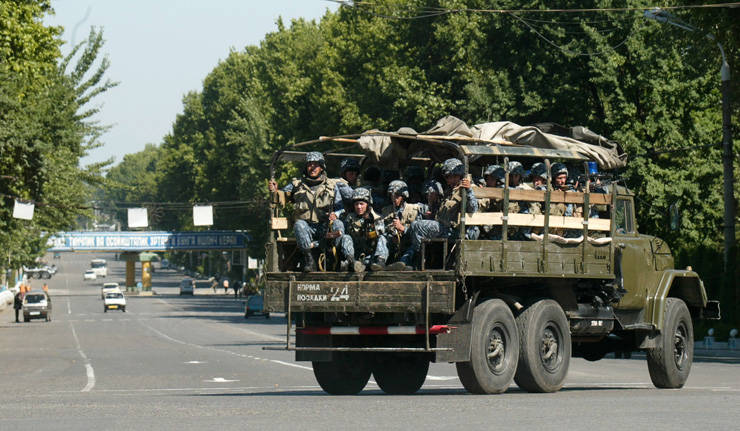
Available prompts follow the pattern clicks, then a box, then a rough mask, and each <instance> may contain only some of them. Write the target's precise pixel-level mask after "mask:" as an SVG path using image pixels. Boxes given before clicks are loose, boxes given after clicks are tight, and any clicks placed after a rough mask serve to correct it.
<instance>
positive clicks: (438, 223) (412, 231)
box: [400, 159, 480, 265]
mask: <svg viewBox="0 0 740 431" xmlns="http://www.w3.org/2000/svg"><path fill="white" fill-rule="evenodd" d="M442 173H443V174H444V176H445V177H447V176H450V175H459V176H460V177H461V178H462V177H463V176H464V175H465V171H464V167H463V164H462V162H461V161H460V160H458V159H447V160H445V162H444V164H443V166H442ZM464 190H465V189H463V188H462V187H459V186H458V187H455V188H452V189H448V190H446V191H445V194H444V198H443V200H442V204H441V205H440V208H439V211H438V212H437V215H436V217H435V220H417V221H415V222H413V223H411V226H410V228H409V235H410V237H411V246H410V247H409V248H407V249H406V251H405V252H404V253H403V256H401V259H400V260H401V262H403V263H404V264H406V265H411V262H412V260H413V258H414V255H415V254H416V253H417V252H418V251H419V250H421V243H422V241H423V240H424V239H427V238H451V237H454V235H455V234H456V228H457V226H458V225H459V223H460V206H461V204H462V196H463V192H466V193H467V211H468V213H474V212H476V211H477V210H478V200H477V199H476V198H475V195H474V194H473V190H472V188H470V189H467V190H465V191H464ZM479 232H480V231H479V230H478V229H477V226H472V227H471V228H470V229H468V230H467V231H466V237H467V238H468V239H476V238H477V237H478V233H479Z"/></svg>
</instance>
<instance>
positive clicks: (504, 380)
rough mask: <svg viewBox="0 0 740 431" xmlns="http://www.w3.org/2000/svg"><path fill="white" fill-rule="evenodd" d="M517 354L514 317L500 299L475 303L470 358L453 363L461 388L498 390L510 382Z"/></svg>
mask: <svg viewBox="0 0 740 431" xmlns="http://www.w3.org/2000/svg"><path fill="white" fill-rule="evenodd" d="M518 357H519V340H518V335H517V327H516V321H515V320H514V315H513V314H512V313H511V310H510V309H509V307H508V306H507V305H506V303H504V301H502V300H500V299H489V300H487V301H484V302H481V303H480V304H478V305H476V307H475V311H474V313H473V327H472V334H471V342H470V361H469V362H458V363H456V364H455V365H456V367H457V375H458V377H460V381H461V382H462V384H463V386H464V387H465V389H467V390H468V392H471V393H474V394H500V393H502V392H504V391H506V389H508V387H509V385H511V380H512V378H513V377H514V372H515V371H516V364H517V358H518Z"/></svg>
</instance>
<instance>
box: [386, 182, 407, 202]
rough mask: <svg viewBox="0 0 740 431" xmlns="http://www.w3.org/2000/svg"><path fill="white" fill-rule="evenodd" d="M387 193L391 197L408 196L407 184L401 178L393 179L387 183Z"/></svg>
mask: <svg viewBox="0 0 740 431" xmlns="http://www.w3.org/2000/svg"><path fill="white" fill-rule="evenodd" d="M388 194H389V195H390V196H391V197H392V196H393V195H399V196H403V197H404V199H408V198H409V186H408V185H407V184H406V183H405V182H404V181H401V180H393V181H391V183H390V184H388Z"/></svg>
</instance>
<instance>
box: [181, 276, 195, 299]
mask: <svg viewBox="0 0 740 431" xmlns="http://www.w3.org/2000/svg"><path fill="white" fill-rule="evenodd" d="M180 295H195V280H193V279H192V278H186V279H185V280H183V281H181V282H180Z"/></svg>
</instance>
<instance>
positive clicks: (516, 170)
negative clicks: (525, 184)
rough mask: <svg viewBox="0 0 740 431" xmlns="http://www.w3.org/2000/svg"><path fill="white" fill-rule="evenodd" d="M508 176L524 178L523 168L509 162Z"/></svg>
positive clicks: (517, 163)
mask: <svg viewBox="0 0 740 431" xmlns="http://www.w3.org/2000/svg"><path fill="white" fill-rule="evenodd" d="M509 175H521V176H524V166H522V164H521V163H519V162H517V161H515V160H514V161H511V162H509Z"/></svg>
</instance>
